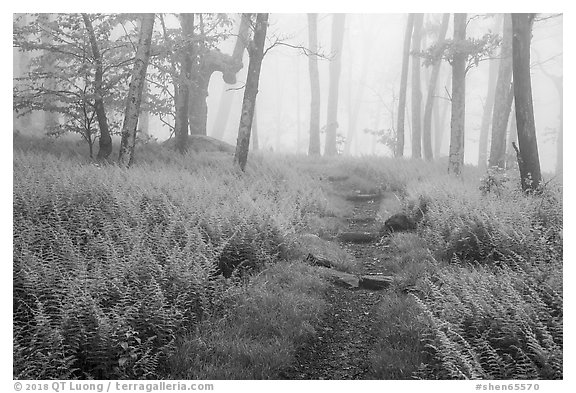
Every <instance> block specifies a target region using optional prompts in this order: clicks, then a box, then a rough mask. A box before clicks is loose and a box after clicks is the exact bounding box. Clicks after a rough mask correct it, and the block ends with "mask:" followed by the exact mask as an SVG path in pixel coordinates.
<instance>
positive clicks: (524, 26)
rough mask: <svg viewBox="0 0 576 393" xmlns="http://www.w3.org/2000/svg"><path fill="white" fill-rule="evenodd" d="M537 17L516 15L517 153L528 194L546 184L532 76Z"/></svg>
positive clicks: (514, 65)
mask: <svg viewBox="0 0 576 393" xmlns="http://www.w3.org/2000/svg"><path fill="white" fill-rule="evenodd" d="M534 16H535V14H512V32H513V35H512V36H513V39H512V64H513V78H514V103H515V109H516V125H517V127H518V149H517V154H518V166H519V169H520V179H521V183H522V190H524V191H526V192H533V191H536V190H537V189H538V187H539V186H540V183H541V181H542V175H541V173H540V158H539V156H538V141H537V139H536V125H535V123H534V106H533V104H532V81H531V77H530V41H531V38H532V24H533V22H534ZM514 146H515V145H514Z"/></svg>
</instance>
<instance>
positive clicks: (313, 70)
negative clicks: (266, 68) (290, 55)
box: [308, 14, 320, 156]
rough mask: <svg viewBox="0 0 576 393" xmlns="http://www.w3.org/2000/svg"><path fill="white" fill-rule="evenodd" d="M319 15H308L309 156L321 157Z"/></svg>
mask: <svg viewBox="0 0 576 393" xmlns="http://www.w3.org/2000/svg"><path fill="white" fill-rule="evenodd" d="M317 19H318V14H308V41H309V44H308V45H309V47H310V51H311V52H312V54H311V55H309V56H308V70H309V72H310V97H311V99H310V142H309V146H308V154H309V155H311V156H319V155H320V76H319V74H318V58H317V57H316V56H315V55H314V53H316V52H317V51H318V37H317V29H318V27H317Z"/></svg>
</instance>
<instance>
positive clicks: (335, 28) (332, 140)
mask: <svg viewBox="0 0 576 393" xmlns="http://www.w3.org/2000/svg"><path fill="white" fill-rule="evenodd" d="M345 18H346V14H334V17H333V20H332V53H333V55H334V57H333V58H332V60H331V61H330V85H329V86H328V116H327V124H326V145H325V146H324V154H325V155H327V156H334V155H336V154H337V153H338V151H337V147H336V131H337V130H338V116H337V115H338V90H339V85H340V69H341V65H342V64H341V63H342V46H343V43H344V24H345Z"/></svg>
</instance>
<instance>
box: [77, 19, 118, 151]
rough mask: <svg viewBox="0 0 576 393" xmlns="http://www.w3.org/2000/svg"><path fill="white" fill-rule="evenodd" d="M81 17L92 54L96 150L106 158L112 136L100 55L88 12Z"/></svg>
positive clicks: (110, 146) (110, 147)
mask: <svg viewBox="0 0 576 393" xmlns="http://www.w3.org/2000/svg"><path fill="white" fill-rule="evenodd" d="M82 19H83V20H84V24H85V25H86V30H87V31H88V38H89V39H90V46H91V47H92V55H93V56H94V63H95V69H96V71H95V74H94V108H95V110H96V118H97V119H98V126H99V127H100V150H99V151H98V156H97V158H98V159H106V158H108V156H110V153H112V137H111V136H110V130H109V129H108V118H107V117H106V109H105V107H104V99H103V97H104V92H103V89H102V76H103V74H104V71H103V66H102V55H101V54H100V48H99V47H98V41H97V40H96V34H95V33H94V27H93V26H92V21H91V20H90V17H89V16H88V14H82Z"/></svg>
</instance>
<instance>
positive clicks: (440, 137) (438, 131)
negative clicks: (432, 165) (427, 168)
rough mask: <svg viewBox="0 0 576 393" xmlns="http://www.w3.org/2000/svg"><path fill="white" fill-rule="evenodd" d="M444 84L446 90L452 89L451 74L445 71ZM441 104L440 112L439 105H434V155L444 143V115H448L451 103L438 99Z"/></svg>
mask: <svg viewBox="0 0 576 393" xmlns="http://www.w3.org/2000/svg"><path fill="white" fill-rule="evenodd" d="M446 76H447V77H446V85H445V86H444V88H445V89H446V90H448V91H450V90H451V89H452V75H451V73H447V75H446ZM439 103H441V105H442V112H440V109H439V105H434V111H435V112H434V116H435V121H434V128H435V129H434V157H440V155H441V152H442V144H443V143H444V129H445V128H446V117H447V115H448V108H450V106H451V103H450V102H449V101H448V100H444V99H442V100H440V101H439Z"/></svg>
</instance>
